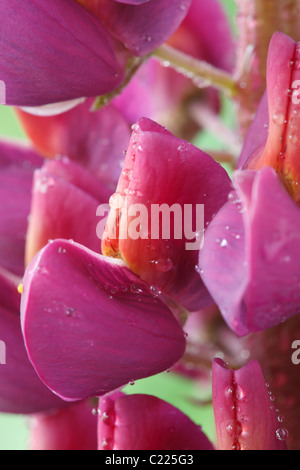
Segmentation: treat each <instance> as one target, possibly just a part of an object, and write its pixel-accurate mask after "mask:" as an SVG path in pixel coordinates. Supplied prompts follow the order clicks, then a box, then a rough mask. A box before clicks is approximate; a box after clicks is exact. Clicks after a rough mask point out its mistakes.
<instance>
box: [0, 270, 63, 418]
mask: <svg viewBox="0 0 300 470" xmlns="http://www.w3.org/2000/svg"><path fill="white" fill-rule="evenodd" d="M19 312H20V295H19V293H18V291H17V286H16V285H15V283H14V281H13V280H12V279H11V278H10V276H8V275H7V273H5V272H3V271H0V339H1V341H2V342H4V344H5V350H6V358H5V361H4V362H6V364H2V365H0V411H1V412H4V413H22V414H30V413H37V412H40V411H44V410H49V409H52V408H58V407H61V406H65V403H64V402H63V401H62V400H60V399H59V398H58V397H57V396H55V395H54V394H53V393H51V392H50V391H49V390H48V389H47V387H45V385H44V384H43V383H42V382H41V381H40V379H39V378H38V376H37V374H36V372H35V370H34V369H33V367H32V365H31V364H30V362H29V360H28V356H27V352H26V349H25V346H24V341H23V337H22V333H21V327H20V313H19ZM1 344H2V343H1ZM0 362H1V361H0Z"/></svg>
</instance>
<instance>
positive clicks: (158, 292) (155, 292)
mask: <svg viewBox="0 0 300 470" xmlns="http://www.w3.org/2000/svg"><path fill="white" fill-rule="evenodd" d="M150 291H151V293H152V295H153V297H154V298H157V297H159V296H160V295H161V293H162V292H161V290H160V289H159V288H158V287H155V286H151V287H150Z"/></svg>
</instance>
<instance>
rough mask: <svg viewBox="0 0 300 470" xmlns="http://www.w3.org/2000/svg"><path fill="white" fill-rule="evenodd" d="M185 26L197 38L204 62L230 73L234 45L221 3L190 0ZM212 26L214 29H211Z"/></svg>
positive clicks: (232, 64) (216, 0) (211, 0)
mask: <svg viewBox="0 0 300 470" xmlns="http://www.w3.org/2000/svg"><path fill="white" fill-rule="evenodd" d="M185 24H186V26H187V27H188V28H189V30H190V33H191V34H192V35H194V36H195V37H196V38H198V41H199V46H200V45H201V47H202V48H203V54H204V57H205V60H207V61H208V62H210V63H211V64H214V65H215V66H217V67H220V68H222V69H224V70H227V71H228V72H231V71H232V69H233V67H234V56H235V45H234V42H233V38H232V33H231V28H230V24H229V21H228V18H227V16H226V13H225V11H224V7H223V5H222V4H221V2H219V1H218V0H210V1H209V2H208V1H207V0H192V4H191V7H190V9H189V11H188V14H187V16H186V18H185ZM212 24H213V25H214V28H212V27H211V25H212ZM199 58H200V57H199Z"/></svg>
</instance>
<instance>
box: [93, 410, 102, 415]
mask: <svg viewBox="0 0 300 470" xmlns="http://www.w3.org/2000/svg"><path fill="white" fill-rule="evenodd" d="M92 414H93V415H94V416H100V414H101V410H100V409H99V408H93V409H92Z"/></svg>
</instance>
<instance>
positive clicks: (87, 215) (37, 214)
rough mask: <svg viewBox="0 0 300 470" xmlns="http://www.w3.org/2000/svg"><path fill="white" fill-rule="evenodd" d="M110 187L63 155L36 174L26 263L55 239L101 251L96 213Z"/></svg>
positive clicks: (106, 196)
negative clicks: (67, 240) (69, 241)
mask: <svg viewBox="0 0 300 470" xmlns="http://www.w3.org/2000/svg"><path fill="white" fill-rule="evenodd" d="M108 195H109V190H107V188H106V187H105V186H104V187H103V185H101V183H100V182H99V180H97V179H96V178H94V177H93V175H92V174H90V173H89V172H87V171H86V170H85V169H84V168H82V167H81V166H79V165H77V164H76V163H74V162H72V161H71V160H69V159H68V158H67V157H64V158H62V159H60V160H53V161H49V162H47V163H45V164H44V166H43V167H42V168H41V169H40V170H37V171H36V172H35V174H34V182H33V190H32V201H31V212H30V219H29V224H28V231H27V237H26V264H28V263H29V262H30V261H31V260H32V258H33V257H34V256H35V255H36V253H37V252H38V251H39V250H40V249H42V248H43V247H44V246H45V245H47V243H48V241H49V240H53V239H56V238H65V239H72V240H74V241H76V242H78V243H81V244H83V245H85V246H86V247H88V248H90V249H91V250H94V251H96V252H98V253H100V252H101V240H99V238H98V236H97V232H96V229H97V223H96V222H97V220H96V212H97V208H98V206H99V205H100V204H103V203H105V202H107V201H108V198H109V196H108Z"/></svg>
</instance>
